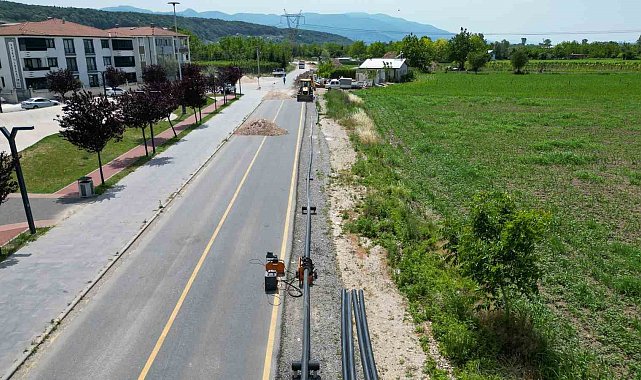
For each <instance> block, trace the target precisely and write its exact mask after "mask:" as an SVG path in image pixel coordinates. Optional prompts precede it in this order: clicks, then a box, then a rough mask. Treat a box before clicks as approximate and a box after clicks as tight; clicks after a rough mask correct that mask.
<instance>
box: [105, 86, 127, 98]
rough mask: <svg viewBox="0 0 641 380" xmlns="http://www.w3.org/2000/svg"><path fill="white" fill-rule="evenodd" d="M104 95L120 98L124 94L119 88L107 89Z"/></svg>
mask: <svg viewBox="0 0 641 380" xmlns="http://www.w3.org/2000/svg"><path fill="white" fill-rule="evenodd" d="M105 94H106V95H107V96H120V95H124V94H125V90H123V89H122V88H120V87H107V90H106V91H105Z"/></svg>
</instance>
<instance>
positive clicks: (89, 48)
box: [82, 40, 96, 54]
mask: <svg viewBox="0 0 641 380" xmlns="http://www.w3.org/2000/svg"><path fill="white" fill-rule="evenodd" d="M82 44H83V45H84V46H85V54H96V50H95V49H94V48H93V40H82Z"/></svg>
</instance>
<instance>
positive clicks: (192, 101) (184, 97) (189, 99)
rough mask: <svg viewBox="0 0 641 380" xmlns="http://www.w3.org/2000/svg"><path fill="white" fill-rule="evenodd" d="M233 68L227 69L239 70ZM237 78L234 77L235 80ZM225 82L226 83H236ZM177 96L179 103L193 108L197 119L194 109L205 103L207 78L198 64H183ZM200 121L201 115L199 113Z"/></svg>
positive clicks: (231, 71)
mask: <svg viewBox="0 0 641 380" xmlns="http://www.w3.org/2000/svg"><path fill="white" fill-rule="evenodd" d="M232 69H234V70H229V72H230V73H235V72H240V70H235V69H237V68H236V67H234V68H232ZM230 75H231V74H230ZM226 79H230V80H232V79H234V78H232V77H231V76H230V77H226ZM237 80H238V78H236V81H237ZM236 81H233V82H227V83H232V84H233V83H236ZM177 92H178V96H179V98H180V101H179V103H181V104H184V105H185V106H187V107H191V108H192V109H193V110H194V116H196V121H198V115H197V114H196V109H197V108H198V109H199V110H200V108H201V107H202V106H204V105H205V104H207V97H206V95H207V79H206V78H205V76H204V75H203V74H202V70H201V68H200V66H197V65H194V64H191V63H189V64H185V65H183V79H182V80H181V81H180V82H179V85H178V90H177ZM201 122H202V115H201Z"/></svg>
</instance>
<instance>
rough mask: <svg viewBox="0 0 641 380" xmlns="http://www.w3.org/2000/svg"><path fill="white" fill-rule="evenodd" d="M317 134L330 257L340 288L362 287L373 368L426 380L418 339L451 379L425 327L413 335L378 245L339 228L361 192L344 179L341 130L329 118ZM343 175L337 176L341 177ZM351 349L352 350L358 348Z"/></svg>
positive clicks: (347, 148)
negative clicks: (327, 172)
mask: <svg viewBox="0 0 641 380" xmlns="http://www.w3.org/2000/svg"><path fill="white" fill-rule="evenodd" d="M321 131H322V133H323V135H324V136H325V139H326V141H327V144H328V146H329V151H330V163H331V177H332V180H331V186H329V189H328V197H329V203H330V211H329V218H330V220H331V227H332V236H333V240H334V244H335V246H336V257H337V261H338V266H339V272H341V276H342V281H343V283H344V286H345V287H346V288H348V289H349V288H355V289H363V290H364V293H365V306H366V308H367V317H368V323H369V329H370V336H371V337H372V347H373V350H374V357H375V360H376V366H377V369H378V373H379V376H380V378H381V379H390V380H392V379H427V378H429V376H428V375H426V374H424V373H423V368H424V366H425V363H426V360H427V356H426V353H425V352H424V351H423V349H422V348H421V345H420V342H419V338H421V337H422V338H425V339H426V341H427V342H428V346H429V355H430V356H431V357H432V359H433V360H434V362H435V363H436V366H437V368H440V369H444V370H446V371H447V372H448V373H449V375H450V377H452V374H451V369H450V366H449V365H448V363H447V361H446V360H445V359H444V358H443V357H442V356H441V355H440V353H439V350H438V345H437V343H436V341H435V340H434V338H433V337H432V335H431V329H430V326H429V325H428V326H423V327H424V329H423V330H424V331H423V332H422V333H421V335H420V336H419V334H418V333H416V326H415V325H414V323H413V322H412V318H411V316H410V315H409V313H408V312H407V307H408V305H407V301H406V300H405V298H404V297H403V295H402V294H401V293H400V292H399V291H398V289H397V287H396V285H395V284H394V282H393V281H392V279H391V278H390V275H389V268H388V266H387V258H386V252H385V250H384V249H383V248H381V247H379V246H372V245H371V243H370V242H368V241H366V240H364V239H361V238H359V237H357V236H356V235H353V234H350V233H348V232H346V231H345V230H344V222H345V218H344V215H345V214H346V213H348V214H349V213H352V212H353V210H354V207H355V205H356V203H357V201H358V199H360V198H361V197H362V194H363V193H364V189H363V188H357V187H355V186H354V185H353V183H349V182H351V181H345V180H344V178H346V177H347V178H348V177H349V176H350V175H351V174H348V173H349V170H350V169H351V167H352V165H353V164H354V162H355V161H356V153H355V152H354V150H353V148H352V145H351V143H350V140H349V136H348V134H347V132H346V131H345V130H344V129H343V127H341V126H340V125H339V124H338V123H336V122H335V121H333V120H331V119H325V118H323V119H321ZM342 174H343V175H342ZM357 347H358V346H356V350H358V348H357Z"/></svg>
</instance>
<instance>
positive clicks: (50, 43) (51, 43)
mask: <svg viewBox="0 0 641 380" xmlns="http://www.w3.org/2000/svg"><path fill="white" fill-rule="evenodd" d="M55 48H56V42H55V41H54V40H53V38H47V49H55Z"/></svg>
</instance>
